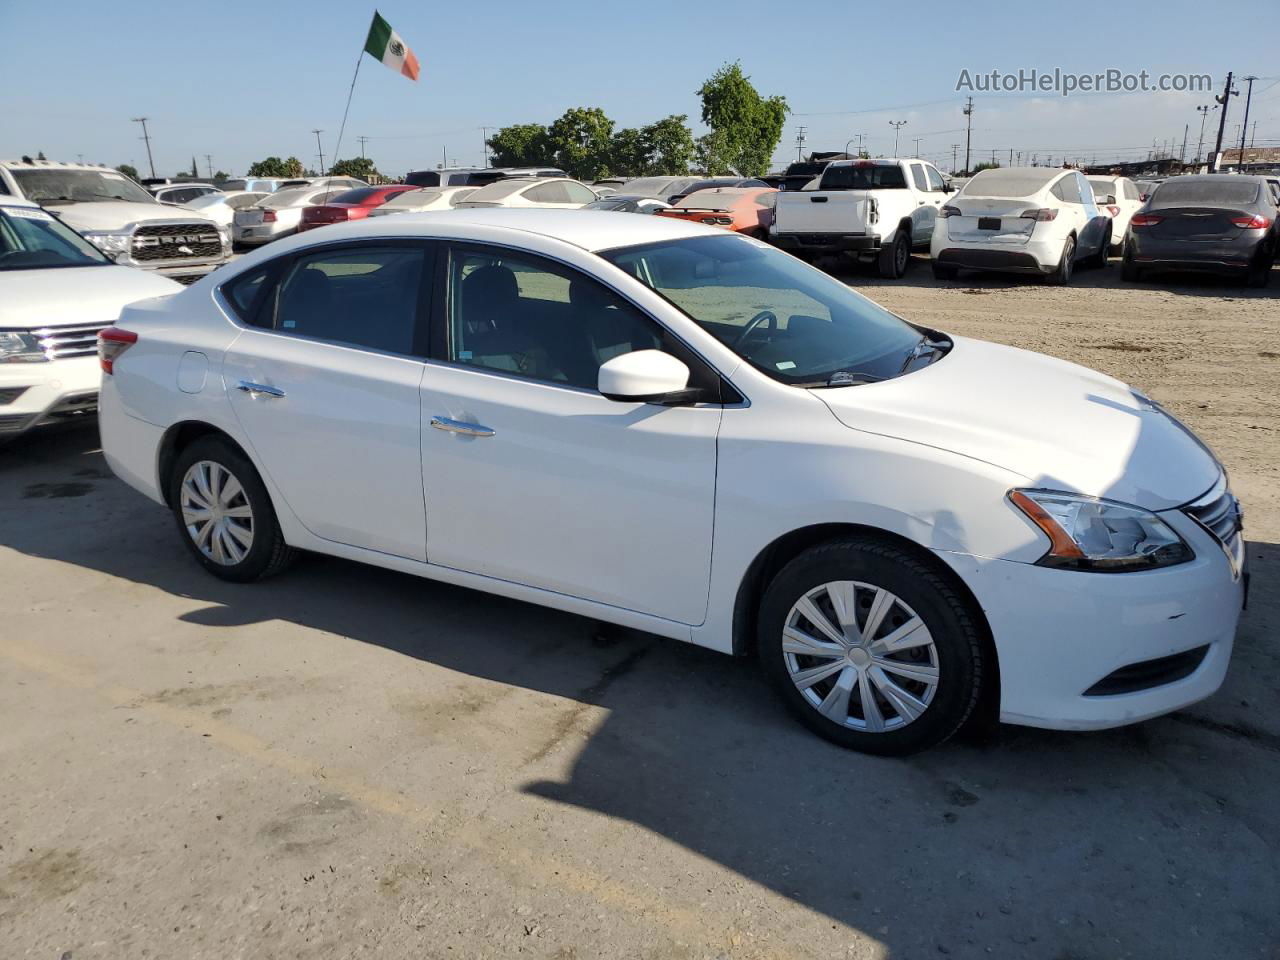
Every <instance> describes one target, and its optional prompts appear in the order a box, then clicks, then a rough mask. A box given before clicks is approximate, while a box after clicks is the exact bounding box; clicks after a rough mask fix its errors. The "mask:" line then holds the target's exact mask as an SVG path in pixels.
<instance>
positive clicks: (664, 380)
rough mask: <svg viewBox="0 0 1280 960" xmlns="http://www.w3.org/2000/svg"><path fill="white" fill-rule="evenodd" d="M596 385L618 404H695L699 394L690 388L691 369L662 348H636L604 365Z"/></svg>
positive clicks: (603, 393) (605, 395)
mask: <svg viewBox="0 0 1280 960" xmlns="http://www.w3.org/2000/svg"><path fill="white" fill-rule="evenodd" d="M597 386H598V388H599V390H600V393H601V395H602V396H604V397H605V398H606V399H609V400H616V401H617V402H618V403H660V404H671V405H674V404H680V403H695V402H696V401H697V396H698V393H699V391H697V390H690V389H688V386H689V368H688V367H687V366H685V365H684V364H683V363H681V362H680V361H679V360H677V359H676V358H675V357H673V356H671V354H669V353H663V352H662V351H661V350H635V351H633V352H631V353H624V354H622V355H620V356H617V357H614V358H613V359H612V360H609V361H607V362H605V363H603V364H601V366H600V375H599V380H598V381H597Z"/></svg>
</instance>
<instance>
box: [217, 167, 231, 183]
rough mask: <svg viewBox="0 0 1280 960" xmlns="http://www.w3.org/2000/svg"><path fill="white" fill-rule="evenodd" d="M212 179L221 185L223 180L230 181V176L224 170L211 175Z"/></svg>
mask: <svg viewBox="0 0 1280 960" xmlns="http://www.w3.org/2000/svg"><path fill="white" fill-rule="evenodd" d="M213 179H214V181H215V182H217V183H222V181H224V180H230V179H231V174H229V173H227V171H225V170H219V171H218V172H217V173H215V174H214V175H213Z"/></svg>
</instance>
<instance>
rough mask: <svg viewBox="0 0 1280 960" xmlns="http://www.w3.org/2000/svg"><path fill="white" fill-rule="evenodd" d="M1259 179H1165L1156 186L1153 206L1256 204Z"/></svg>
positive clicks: (1152, 199) (1152, 198)
mask: <svg viewBox="0 0 1280 960" xmlns="http://www.w3.org/2000/svg"><path fill="white" fill-rule="evenodd" d="M1257 200H1258V182H1257V181H1256V180H1240V179H1237V178H1235V177H1213V178H1210V179H1205V180H1199V179H1196V180H1192V179H1190V178H1187V179H1185V180H1166V181H1164V182H1163V183H1161V184H1160V185H1159V186H1158V187H1156V192H1155V194H1154V195H1153V196H1152V197H1151V206H1152V207H1167V206H1170V205H1172V204H1183V203H1203V204H1216V203H1237V204H1249V203H1256V202H1257Z"/></svg>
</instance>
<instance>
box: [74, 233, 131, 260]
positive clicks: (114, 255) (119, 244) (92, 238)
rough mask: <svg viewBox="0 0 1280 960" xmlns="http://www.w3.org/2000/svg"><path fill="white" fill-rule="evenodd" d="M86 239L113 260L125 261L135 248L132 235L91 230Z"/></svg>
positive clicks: (85, 236)
mask: <svg viewBox="0 0 1280 960" xmlns="http://www.w3.org/2000/svg"><path fill="white" fill-rule="evenodd" d="M84 238H85V239H86V240H88V241H89V242H90V243H92V244H93V245H94V246H95V247H97V248H98V249H99V250H101V251H102V252H103V253H105V254H106V255H107V256H108V257H110V258H111V259H112V260H124V259H126V258H127V257H128V256H129V253H130V251H131V250H132V248H133V234H132V233H111V232H108V231H93V230H90V231H89V232H88V233H86V234H84Z"/></svg>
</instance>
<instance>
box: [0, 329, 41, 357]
mask: <svg viewBox="0 0 1280 960" xmlns="http://www.w3.org/2000/svg"><path fill="white" fill-rule="evenodd" d="M48 359H49V358H48V357H47V356H46V355H45V352H44V348H43V347H42V346H40V340H39V339H38V338H37V337H36V336H35V335H33V334H30V333H21V332H19V331H16V330H0V363H41V362H43V361H45V360H48Z"/></svg>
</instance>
